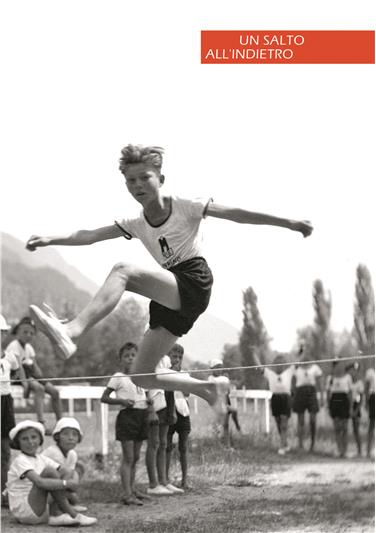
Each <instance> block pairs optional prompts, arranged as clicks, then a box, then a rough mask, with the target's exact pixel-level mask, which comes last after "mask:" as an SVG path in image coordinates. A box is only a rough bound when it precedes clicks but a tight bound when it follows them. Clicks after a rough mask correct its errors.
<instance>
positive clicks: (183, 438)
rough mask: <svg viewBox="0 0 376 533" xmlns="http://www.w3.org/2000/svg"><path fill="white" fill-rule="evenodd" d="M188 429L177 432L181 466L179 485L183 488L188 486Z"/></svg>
mask: <svg viewBox="0 0 376 533" xmlns="http://www.w3.org/2000/svg"><path fill="white" fill-rule="evenodd" d="M188 437H189V433H188V431H182V432H180V433H179V459H180V466H181V486H182V488H183V489H186V488H188V483H187V477H188Z"/></svg>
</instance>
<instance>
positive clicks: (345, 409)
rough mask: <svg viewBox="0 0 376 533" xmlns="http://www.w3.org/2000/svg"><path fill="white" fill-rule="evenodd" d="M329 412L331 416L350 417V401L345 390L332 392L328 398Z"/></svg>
mask: <svg viewBox="0 0 376 533" xmlns="http://www.w3.org/2000/svg"><path fill="white" fill-rule="evenodd" d="M329 413H330V416H331V417H332V418H349V417H350V401H349V396H348V395H347V394H346V393H345V392H333V394H332V395H331V397H330V400H329Z"/></svg>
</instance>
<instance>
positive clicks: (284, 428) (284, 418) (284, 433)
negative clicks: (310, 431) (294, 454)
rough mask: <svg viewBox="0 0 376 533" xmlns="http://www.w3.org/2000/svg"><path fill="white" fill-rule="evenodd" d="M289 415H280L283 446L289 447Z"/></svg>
mask: <svg viewBox="0 0 376 533" xmlns="http://www.w3.org/2000/svg"><path fill="white" fill-rule="evenodd" d="M288 421H289V419H288V417H287V416H286V415H281V416H280V437H281V444H282V448H287V427H288Z"/></svg>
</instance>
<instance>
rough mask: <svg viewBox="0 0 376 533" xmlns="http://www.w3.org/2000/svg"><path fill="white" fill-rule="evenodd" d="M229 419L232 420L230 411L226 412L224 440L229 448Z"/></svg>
mask: <svg viewBox="0 0 376 533" xmlns="http://www.w3.org/2000/svg"><path fill="white" fill-rule="evenodd" d="M229 421H230V413H226V415H225V417H224V420H223V442H224V445H225V446H226V447H227V448H229V447H230V446H231V439H230V424H229Z"/></svg>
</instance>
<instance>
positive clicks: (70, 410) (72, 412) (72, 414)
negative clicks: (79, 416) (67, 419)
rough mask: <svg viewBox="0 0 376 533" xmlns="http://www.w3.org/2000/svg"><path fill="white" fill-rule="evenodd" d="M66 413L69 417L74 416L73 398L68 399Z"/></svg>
mask: <svg viewBox="0 0 376 533" xmlns="http://www.w3.org/2000/svg"><path fill="white" fill-rule="evenodd" d="M68 413H69V416H74V398H68Z"/></svg>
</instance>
